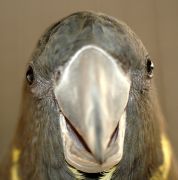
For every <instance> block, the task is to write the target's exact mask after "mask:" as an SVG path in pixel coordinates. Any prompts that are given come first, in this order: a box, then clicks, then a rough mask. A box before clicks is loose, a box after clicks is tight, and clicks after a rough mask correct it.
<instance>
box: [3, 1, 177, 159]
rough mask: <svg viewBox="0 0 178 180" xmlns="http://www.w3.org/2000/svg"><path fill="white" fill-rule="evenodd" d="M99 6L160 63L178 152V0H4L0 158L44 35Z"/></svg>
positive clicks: (165, 108)
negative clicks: (122, 23) (67, 19)
mask: <svg viewBox="0 0 178 180" xmlns="http://www.w3.org/2000/svg"><path fill="white" fill-rule="evenodd" d="M79 10H94V11H97V12H103V13H107V14H110V15H112V16H114V17H116V18H118V19H121V20H123V21H125V22H126V23H127V24H128V25H129V26H131V28H132V29H133V30H134V31H135V32H136V33H137V35H138V36H139V37H140V38H141V39H142V41H143V42H144V44H145V46H146V47H147V49H148V51H149V52H150V55H151V57H152V58H153V60H154V63H155V66H156V74H155V78H156V82H157V87H158V94H159V96H160V100H161V105H162V109H163V112H164V115H165V116H166V119H167V122H168V125H169V133H170V136H171V139H172V142H173V145H174V147H175V150H176V154H177V155H178V140H177V136H178V132H177V131H178V130H177V129H178V119H177V116H178V109H177V102H178V94H177V92H178V71H177V69H178V0H169V1H168V0H134V1H132V0H122V1H121V0H107V1H106V0H51V1H49V0H46V1H45V0H30V1H24V0H16V1H13V0H0V156H2V154H3V153H4V152H5V150H6V149H7V146H8V144H9V142H10V139H11V137H12V134H13V131H14V127H15V124H16V122H17V117H18V111H19V104H20V99H21V87H22V79H23V77H24V73H25V64H26V62H27V60H28V59H29V56H30V54H31V52H32V50H33V48H34V46H35V43H36V42H37V39H38V38H39V36H40V35H41V33H42V32H43V31H44V30H45V29H46V27H48V26H49V25H50V24H51V23H53V22H55V21H57V20H59V19H60V18H62V17H63V16H66V15H68V14H70V13H72V12H75V11H79Z"/></svg>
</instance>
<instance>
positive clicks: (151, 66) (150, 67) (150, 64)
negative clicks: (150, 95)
mask: <svg viewBox="0 0 178 180" xmlns="http://www.w3.org/2000/svg"><path fill="white" fill-rule="evenodd" d="M153 69H154V65H153V63H152V61H151V60H150V59H147V72H148V73H149V74H151V73H152V71H153Z"/></svg>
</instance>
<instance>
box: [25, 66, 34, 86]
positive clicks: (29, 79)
mask: <svg viewBox="0 0 178 180" xmlns="http://www.w3.org/2000/svg"><path fill="white" fill-rule="evenodd" d="M26 80H27V82H28V84H29V85H32V84H33V81H34V72H33V68H32V67H31V66H29V67H28V69H27V72H26Z"/></svg>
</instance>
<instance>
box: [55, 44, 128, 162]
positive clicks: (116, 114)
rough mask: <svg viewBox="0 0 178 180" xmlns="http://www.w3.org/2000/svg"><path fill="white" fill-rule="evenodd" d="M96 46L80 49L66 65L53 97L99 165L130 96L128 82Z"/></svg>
mask: <svg viewBox="0 0 178 180" xmlns="http://www.w3.org/2000/svg"><path fill="white" fill-rule="evenodd" d="M116 61H118V60H115V59H114V58H113V57H111V56H110V55H109V54H108V53H107V52H105V51H104V50H102V49H100V48H99V47H96V46H93V45H88V46H84V47H83V48H81V49H80V50H79V51H77V53H76V54H75V55H74V56H73V57H72V59H71V60H70V61H69V63H68V64H67V65H66V67H65V69H64V72H63V74H62V75H61V79H60V80H59V83H58V85H56V87H55V95H56V98H57V101H58V103H59V107H60V109H61V111H62V113H63V115H64V116H65V117H66V119H67V120H68V122H69V124H70V125H71V126H72V127H73V128H74V129H75V131H76V132H77V133H78V135H79V136H80V138H81V139H82V141H83V143H84V144H85V145H86V147H87V149H88V151H89V152H90V153H91V154H92V156H93V157H94V158H95V160H96V161H97V162H98V163H99V164H102V163H104V162H105V160H106V158H107V156H106V152H107V149H108V147H109V145H110V143H111V141H112V137H113V133H114V132H115V131H116V129H117V127H118V124H119V120H120V119H121V116H122V115H123V113H124V111H125V108H126V105H127V102H128V97H129V90H130V79H129V77H128V75H127V74H126V73H125V72H124V71H123V69H122V68H121V66H120V65H119V64H116Z"/></svg>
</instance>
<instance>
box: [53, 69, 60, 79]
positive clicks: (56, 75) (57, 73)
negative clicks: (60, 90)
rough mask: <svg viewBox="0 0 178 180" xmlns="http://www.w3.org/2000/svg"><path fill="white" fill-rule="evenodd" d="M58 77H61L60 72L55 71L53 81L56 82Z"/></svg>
mask: <svg viewBox="0 0 178 180" xmlns="http://www.w3.org/2000/svg"><path fill="white" fill-rule="evenodd" d="M60 77H61V71H60V70H57V71H56V72H55V75H54V78H55V81H56V82H58V81H59V79H60Z"/></svg>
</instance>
